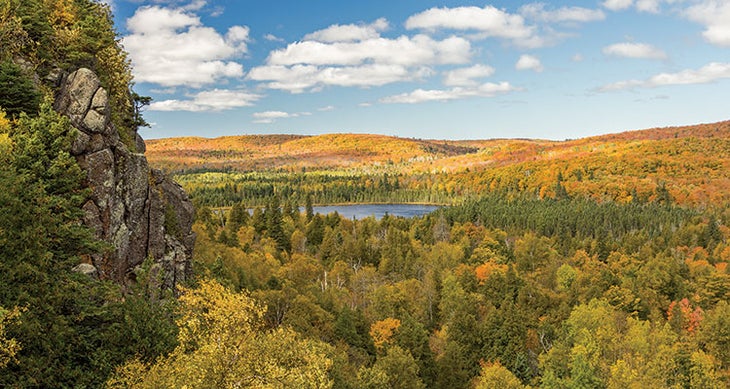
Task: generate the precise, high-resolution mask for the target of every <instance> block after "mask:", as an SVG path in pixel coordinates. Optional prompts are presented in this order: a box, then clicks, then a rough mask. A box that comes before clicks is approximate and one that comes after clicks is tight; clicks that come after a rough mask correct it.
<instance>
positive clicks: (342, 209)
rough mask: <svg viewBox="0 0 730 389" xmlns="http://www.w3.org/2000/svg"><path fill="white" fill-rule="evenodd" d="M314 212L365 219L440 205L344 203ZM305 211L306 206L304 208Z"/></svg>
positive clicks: (419, 213)
mask: <svg viewBox="0 0 730 389" xmlns="http://www.w3.org/2000/svg"><path fill="white" fill-rule="evenodd" d="M313 208H314V213H320V214H322V215H326V214H329V213H332V212H337V213H339V214H340V215H341V216H343V217H346V218H348V219H353V218H354V219H358V220H359V219H364V218H367V217H370V216H374V217H375V218H376V219H378V220H380V219H381V218H382V217H383V216H385V214H386V213H387V214H388V215H390V216H402V217H415V216H423V215H425V214H427V213H431V212H433V211H435V210H437V209H439V208H440V207H439V206H437V205H423V204H344V205H326V206H319V207H313ZM302 211H304V208H302Z"/></svg>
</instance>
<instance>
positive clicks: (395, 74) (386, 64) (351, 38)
mask: <svg viewBox="0 0 730 389" xmlns="http://www.w3.org/2000/svg"><path fill="white" fill-rule="evenodd" d="M386 25H387V22H386V21H385V20H384V19H379V20H377V21H375V22H374V23H372V24H369V25H364V26H355V25H348V26H341V25H336V26H331V27H329V28H327V29H324V30H320V31H317V32H315V33H312V34H309V35H308V39H319V40H304V41H301V42H294V43H291V44H289V45H287V47H285V48H282V49H278V50H274V51H272V52H271V53H270V54H269V57H268V58H267V60H266V64H264V65H262V66H258V67H255V68H253V69H251V70H250V71H249V73H248V75H247V78H248V79H249V80H254V81H261V82H263V83H264V85H263V86H265V87H267V88H271V89H280V90H288V91H290V92H293V93H301V92H304V91H307V90H310V91H317V90H319V89H321V88H323V87H326V86H331V85H332V86H357V87H371V86H381V85H385V84H389V83H393V82H400V81H411V80H418V79H422V78H423V77H426V76H430V75H431V74H432V73H433V71H432V70H431V68H430V66H432V65H441V64H464V63H468V62H469V60H470V59H471V55H472V50H471V43H469V41H468V40H466V39H464V38H460V37H449V38H446V39H443V40H436V39H433V38H431V37H428V36H426V35H423V34H418V35H415V36H412V37H409V36H400V37H397V38H394V39H389V38H384V37H381V36H380V35H379V31H380V30H382V29H384V28H385V27H386ZM343 29H344V30H343ZM338 31H345V32H344V33H343V34H344V35H341V36H340V37H339V38H336V37H335V35H337V34H336V32H338Z"/></svg>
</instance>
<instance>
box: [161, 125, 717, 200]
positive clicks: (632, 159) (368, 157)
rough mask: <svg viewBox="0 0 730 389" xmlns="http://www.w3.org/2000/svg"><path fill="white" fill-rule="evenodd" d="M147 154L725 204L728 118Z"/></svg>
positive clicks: (238, 166) (184, 163)
mask: <svg viewBox="0 0 730 389" xmlns="http://www.w3.org/2000/svg"><path fill="white" fill-rule="evenodd" d="M147 158H148V159H149V160H150V161H151V163H152V164H153V165H155V166H157V167H158V168H162V169H164V170H167V171H171V172H173V173H176V174H178V175H181V174H182V175H184V174H190V173H199V172H210V171H223V172H239V173H241V172H254V171H255V172H303V171H308V172H311V171H325V172H334V171H347V172H349V173H350V174H360V175H373V174H383V173H387V174H391V175H395V176H398V177H399V181H400V184H401V185H400V187H401V188H410V189H417V190H430V188H437V190H440V191H443V192H444V193H445V194H447V195H449V196H453V197H454V198H457V197H459V198H460V197H463V196H472V195H478V194H479V193H482V192H484V191H490V190H491V191H495V190H499V191H508V192H528V193H534V194H536V195H538V196H539V197H541V198H545V197H555V196H557V195H559V194H560V193H558V192H560V191H561V190H563V189H564V190H565V191H566V192H567V194H569V195H580V196H586V197H590V198H594V199H596V200H599V201H602V200H616V201H619V202H627V201H632V200H634V199H642V200H644V201H657V200H658V199H659V198H660V197H661V196H665V195H669V198H671V199H672V200H674V201H676V202H678V203H682V204H691V205H720V204H730V173H729V172H730V121H724V122H718V123H710V124H700V125H693V126H683V127H666V128H652V129H646V130H638V131H627V132H622V133H618V134H609V135H602V136H595V137H588V138H582V139H575V140H567V141H547V140H528V139H491V140H464V141H441V140H421V139H407V138H397V137H390V136H383V135H364V134H327V135H318V136H298V135H246V136H229V137H221V138H214V139H206V138H168V139H160V140H152V141H148V142H147Z"/></svg>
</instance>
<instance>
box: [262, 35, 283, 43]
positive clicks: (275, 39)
mask: <svg viewBox="0 0 730 389" xmlns="http://www.w3.org/2000/svg"><path fill="white" fill-rule="evenodd" d="M264 39H266V40H267V41H269V42H284V39H283V38H279V37H278V36H276V35H274V34H266V35H264Z"/></svg>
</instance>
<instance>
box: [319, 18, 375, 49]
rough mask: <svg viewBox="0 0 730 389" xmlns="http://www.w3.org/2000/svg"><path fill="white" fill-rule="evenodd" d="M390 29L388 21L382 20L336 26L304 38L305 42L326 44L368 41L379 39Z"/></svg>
mask: <svg viewBox="0 0 730 389" xmlns="http://www.w3.org/2000/svg"><path fill="white" fill-rule="evenodd" d="M387 28H388V21H387V20H386V19H385V18H380V19H378V20H376V21H375V22H373V23H371V24H366V25H355V24H345V25H340V24H335V25H333V26H330V27H327V28H325V29H324V30H319V31H315V32H313V33H311V34H307V35H305V36H304V40H312V41H319V42H326V43H334V42H355V41H362V40H367V39H373V38H378V37H379V36H380V32H382V31H385V30H386V29H387Z"/></svg>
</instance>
